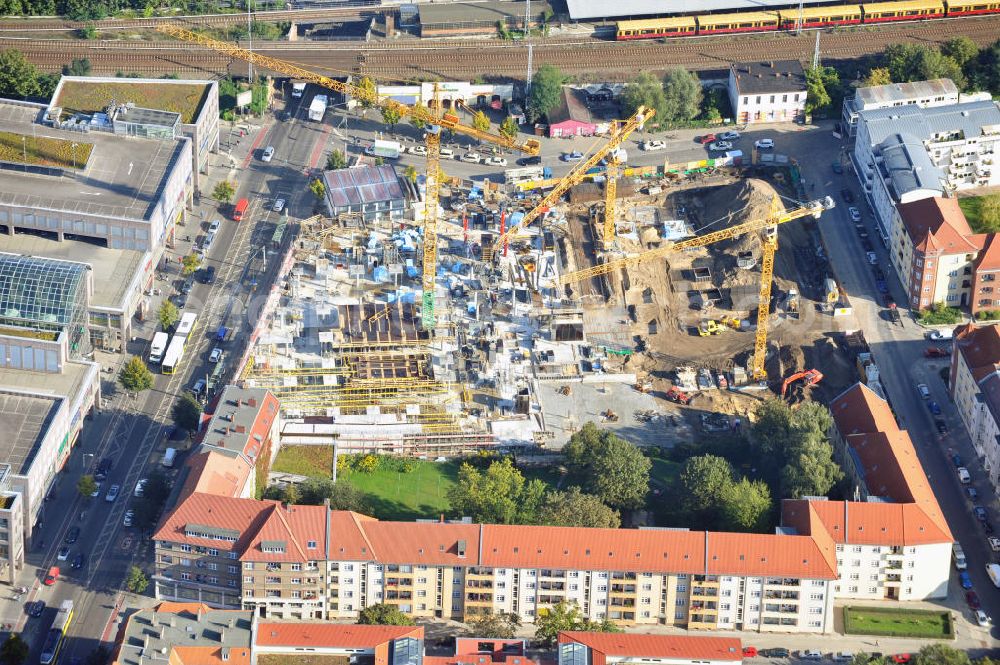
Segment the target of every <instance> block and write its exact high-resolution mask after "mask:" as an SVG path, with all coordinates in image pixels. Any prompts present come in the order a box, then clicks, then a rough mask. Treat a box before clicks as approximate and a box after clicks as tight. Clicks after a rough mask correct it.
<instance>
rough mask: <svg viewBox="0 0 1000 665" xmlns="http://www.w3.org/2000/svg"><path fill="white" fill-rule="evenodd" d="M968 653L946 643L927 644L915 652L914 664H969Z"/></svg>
mask: <svg viewBox="0 0 1000 665" xmlns="http://www.w3.org/2000/svg"><path fill="white" fill-rule="evenodd" d="M971 662H972V661H970V660H969V654H967V653H966V652H964V651H959V650H958V649H956V648H954V647H952V646H949V645H947V644H928V645H927V646H925V647H924V648H922V649H921V650H920V651H918V652H917V653H916V655H915V656H914V658H913V663H914V665H969V663H971Z"/></svg>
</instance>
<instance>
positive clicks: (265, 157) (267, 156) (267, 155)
mask: <svg viewBox="0 0 1000 665" xmlns="http://www.w3.org/2000/svg"><path fill="white" fill-rule="evenodd" d="M273 157H274V146H273V145H269V146H267V147H266V148H264V152H263V153H261V156H260V158H261V160H262V161H265V162H269V161H271V159H272V158H273Z"/></svg>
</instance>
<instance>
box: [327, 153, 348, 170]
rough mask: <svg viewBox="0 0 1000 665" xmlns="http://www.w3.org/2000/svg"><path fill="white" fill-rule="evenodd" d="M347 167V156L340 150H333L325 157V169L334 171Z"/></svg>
mask: <svg viewBox="0 0 1000 665" xmlns="http://www.w3.org/2000/svg"><path fill="white" fill-rule="evenodd" d="M343 168H347V156H346V155H344V152H343V151H342V150H334V151H333V152H331V153H330V154H329V155H327V157H326V170H327V171H336V170H337V169H343Z"/></svg>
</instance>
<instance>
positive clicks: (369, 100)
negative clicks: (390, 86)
mask: <svg viewBox="0 0 1000 665" xmlns="http://www.w3.org/2000/svg"><path fill="white" fill-rule="evenodd" d="M357 87H359V88H361V90H363V91H364V92H362V93H361V94H360V95H355V96H354V98H355V99H357V100H358V102H359V103H360V104H361V108H363V109H370V108H372V107H373V106H375V103H376V102H377V101H378V86H376V85H375V81H373V80H372V79H371V78H369V77H367V76H362V77H361V80H360V81H358V84H357ZM397 122H398V120H397Z"/></svg>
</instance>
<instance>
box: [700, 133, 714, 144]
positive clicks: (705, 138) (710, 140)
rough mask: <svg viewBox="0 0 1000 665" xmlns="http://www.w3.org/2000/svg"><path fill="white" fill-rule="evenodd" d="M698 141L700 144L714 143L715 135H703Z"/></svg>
mask: <svg viewBox="0 0 1000 665" xmlns="http://www.w3.org/2000/svg"><path fill="white" fill-rule="evenodd" d="M698 141H700V142H701V143H713V142H714V141H715V134H705V135H704V136H702V137H701V138H700V139H698Z"/></svg>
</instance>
